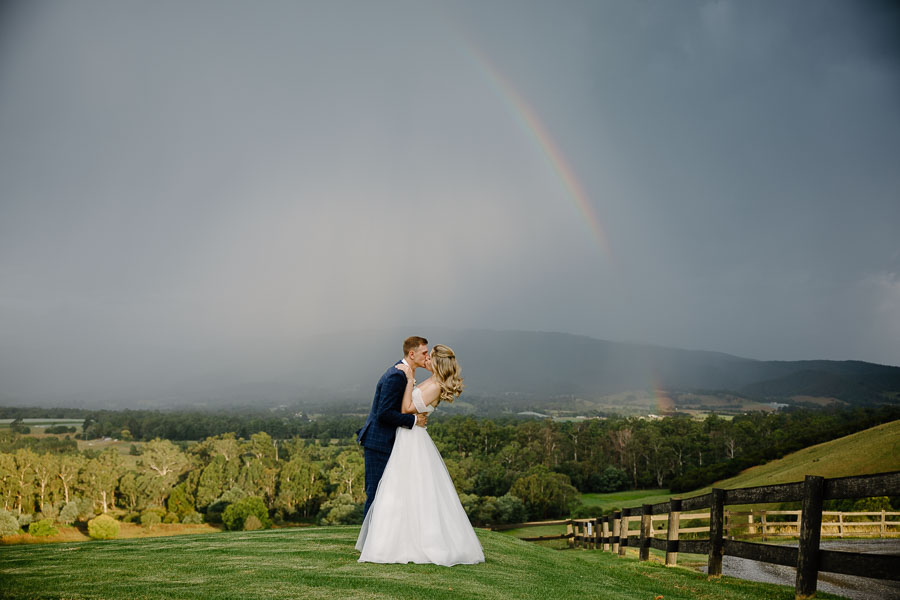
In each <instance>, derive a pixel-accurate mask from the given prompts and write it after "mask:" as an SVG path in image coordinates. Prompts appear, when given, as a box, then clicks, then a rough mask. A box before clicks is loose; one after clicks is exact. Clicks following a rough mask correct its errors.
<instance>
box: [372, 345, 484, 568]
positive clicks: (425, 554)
mask: <svg viewBox="0 0 900 600" xmlns="http://www.w3.org/2000/svg"><path fill="white" fill-rule="evenodd" d="M397 368H398V369H400V370H401V371H403V372H404V373H406V390H405V392H404V394H403V412H404V413H430V412H431V411H433V410H434V408H435V407H436V406H437V405H438V404H439V403H440V402H441V401H442V400H446V401H447V402H453V399H454V398H456V397H457V396H459V394H460V393H461V392H462V387H463V386H462V378H461V377H460V376H459V365H458V364H457V362H456V355H454V354H453V350H451V349H450V348H448V347H447V346H443V345H441V344H436V345H435V346H434V348H433V349H432V351H431V354H430V355H429V356H428V357H427V358H426V361H425V369H427V370H428V371H431V372H432V373H433V375H434V376H433V377H430V378H428V379H427V380H425V381H424V382H422V384H421V385H419V386H416V385H415V380H414V379H413V371H412V369H410V368H409V367H408V366H407V365H405V364H399V365H397ZM356 549H357V550H360V551H361V554H360V557H359V562H375V563H409V562H413V563H434V564H438V565H443V566H446V567H449V566H451V565H457V564H474V563H480V562H484V552H483V551H482V550H481V544H480V543H479V542H478V538H477V537H475V530H473V529H472V525H471V524H470V523H469V518H468V517H467V516H466V512H465V510H463V507H462V504H461V503H460V501H459V496H458V495H457V494H456V488H455V487H454V486H453V481H452V480H451V479H450V474H449V473H448V472H447V467H446V466H445V465H444V461H443V459H442V458H441V455H440V452H438V449H437V447H436V446H435V445H434V442H433V441H432V440H431V436H429V435H428V432H427V431H426V430H425V428H424V427H413V428H412V429H405V428H403V427H398V428H397V437H396V440H395V441H394V449H393V451H392V452H391V457H390V459H389V460H388V463H387V466H386V467H385V468H384V475H383V476H382V477H381V482H380V483H379V484H378V491H377V492H376V493H375V500H374V501H373V502H372V506H371V507H370V508H369V512H368V513H367V514H366V518H365V520H364V521H363V524H362V529H360V532H359V539H357V541H356Z"/></svg>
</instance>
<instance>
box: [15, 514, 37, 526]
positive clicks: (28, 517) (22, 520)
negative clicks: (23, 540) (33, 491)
mask: <svg viewBox="0 0 900 600" xmlns="http://www.w3.org/2000/svg"><path fill="white" fill-rule="evenodd" d="M17 518H18V520H19V527H21V528H22V529H25V528H26V527H28V524H29V523H31V521H32V520H33V519H34V515H32V514H29V513H20V514H19V516H18V517H17Z"/></svg>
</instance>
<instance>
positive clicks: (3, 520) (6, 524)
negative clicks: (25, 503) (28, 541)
mask: <svg viewBox="0 0 900 600" xmlns="http://www.w3.org/2000/svg"><path fill="white" fill-rule="evenodd" d="M17 533H19V521H18V519H16V517H15V515H13V514H12V513H10V512H7V511H5V510H0V537H3V536H4V535H16V534H17Z"/></svg>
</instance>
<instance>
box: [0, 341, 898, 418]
mask: <svg viewBox="0 0 900 600" xmlns="http://www.w3.org/2000/svg"><path fill="white" fill-rule="evenodd" d="M410 331H412V332H414V331H418V328H415V327H411V328H408V329H406V330H404V331H398V330H382V331H367V332H357V333H346V334H341V335H333V336H328V337H322V338H316V339H312V340H305V341H304V343H303V344H302V345H301V344H299V343H298V345H297V348H296V350H295V351H294V352H288V353H286V354H279V355H278V356H273V357H270V359H269V360H268V361H267V362H266V364H265V365H258V364H255V363H252V362H251V361H249V360H248V361H247V363H246V364H245V365H244V368H240V369H234V368H230V369H225V368H223V369H222V370H221V371H220V372H218V373H207V374H203V375H199V374H198V375H197V376H196V377H194V378H192V379H191V380H188V381H180V382H165V383H164V384H163V383H161V385H160V389H158V390H155V391H151V390H133V391H131V392H130V393H127V394H118V395H116V396H115V397H110V398H109V399H107V400H104V401H100V400H98V401H95V402H91V401H90V399H80V400H78V399H75V398H74V397H73V399H72V402H71V403H70V404H69V403H67V404H65V405H73V406H86V407H88V406H91V405H94V406H97V405H100V404H102V405H105V406H107V407H115V406H135V405H137V407H139V408H144V407H148V406H160V407H162V406H198V407H207V408H212V407H215V406H222V405H238V404H245V405H256V406H274V405H279V404H286V405H297V406H304V405H320V406H321V405H325V406H328V405H330V406H333V407H334V408H337V407H338V406H341V407H344V408H346V409H348V410H349V409H352V408H353V407H360V408H361V409H365V408H367V407H368V405H369V403H370V402H371V398H372V393H373V391H374V388H375V383H376V382H377V380H378V378H379V377H380V376H381V374H382V373H383V372H384V370H385V369H387V368H390V367H391V365H393V363H394V362H395V361H397V360H399V358H400V354H401V349H400V346H401V343H402V340H403V339H404V337H405V336H406V335H408V333H409V332H410ZM426 333H428V338H429V342H430V344H432V345H433V344H434V343H445V344H447V345H449V346H451V347H453V349H454V350H455V351H456V353H457V355H458V357H459V360H460V364H461V366H462V374H463V376H464V378H465V385H466V392H465V393H464V396H463V398H462V400H463V401H464V402H465V401H470V402H473V403H476V404H477V403H478V402H479V400H480V399H485V398H513V399H516V401H515V402H511V404H515V405H516V406H526V405H527V406H530V407H535V408H537V407H540V406H544V405H550V404H558V403H559V399H560V398H563V399H566V398H568V400H567V401H568V402H576V403H577V401H578V400H579V399H581V400H585V401H593V400H596V399H599V398H603V397H610V396H614V395H616V394H623V393H627V392H633V391H647V392H649V393H651V394H659V393H660V392H661V391H666V392H694V393H710V391H714V393H718V394H726V393H727V394H736V395H739V396H743V397H746V398H750V399H757V400H761V401H773V400H777V401H784V400H789V399H790V398H792V397H794V396H808V397H825V398H836V399H838V400H841V401H843V402H846V403H850V404H860V405H863V404H877V403H882V402H891V403H893V402H897V401H898V400H900V367H893V366H885V365H877V364H873V363H867V362H862V361H829V360H802V361H759V360H753V359H748V358H742V357H738V356H732V355H729V354H724V353H720V352H710V351H704V350H684V349H676V348H666V347H661V346H652V345H648V344H636V343H628V342H613V341H608V340H601V339H595V338H590V337H586V336H579V335H572V334H565V333H553V332H527V331H491V330H452V329H442V330H431V331H427V332H426ZM418 375H419V379H420V380H421V379H423V378H424V376H425V372H424V371H420V372H419V373H418ZM9 400H13V401H12V402H4V404H8V405H22V404H30V405H35V404H37V405H44V406H46V405H48V404H51V403H55V404H56V405H62V404H61V402H63V401H65V399H59V398H56V399H52V400H47V401H41V400H40V399H12V398H10V399H9ZM676 405H677V400H676Z"/></svg>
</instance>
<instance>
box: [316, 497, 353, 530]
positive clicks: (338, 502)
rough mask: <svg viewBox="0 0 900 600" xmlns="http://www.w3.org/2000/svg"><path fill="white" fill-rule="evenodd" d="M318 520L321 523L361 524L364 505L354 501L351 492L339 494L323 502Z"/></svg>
mask: <svg viewBox="0 0 900 600" xmlns="http://www.w3.org/2000/svg"><path fill="white" fill-rule="evenodd" d="M317 521H318V523H319V524H320V525H359V524H361V523H362V521H363V505H362V504H356V503H354V502H353V499H352V498H351V497H350V494H338V495H337V496H336V497H334V498H332V499H331V500H329V501H327V502H325V503H323V504H322V506H321V508H320V509H319V514H318V517H317Z"/></svg>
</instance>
